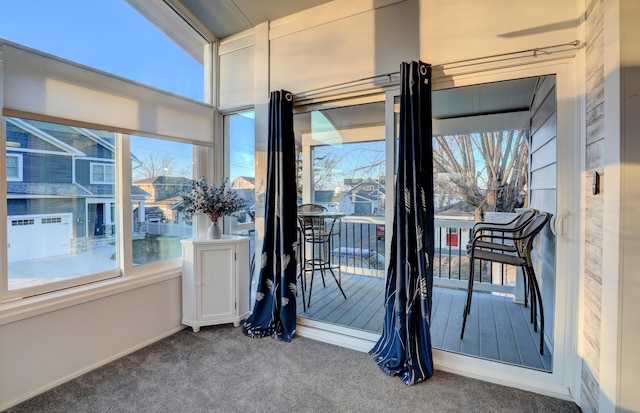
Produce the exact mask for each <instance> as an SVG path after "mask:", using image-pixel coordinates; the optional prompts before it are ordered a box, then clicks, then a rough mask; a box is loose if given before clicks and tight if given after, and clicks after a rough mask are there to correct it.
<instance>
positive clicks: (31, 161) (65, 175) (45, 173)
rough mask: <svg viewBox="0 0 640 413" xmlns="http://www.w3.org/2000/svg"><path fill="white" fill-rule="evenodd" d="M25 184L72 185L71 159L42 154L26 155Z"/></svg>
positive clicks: (24, 163)
mask: <svg viewBox="0 0 640 413" xmlns="http://www.w3.org/2000/svg"><path fill="white" fill-rule="evenodd" d="M22 162H23V179H22V181H23V182H43V183H44V182H46V183H59V184H70V183H71V182H72V176H71V170H72V168H71V157H70V156H58V155H49V154H40V153H24V154H23V158H22Z"/></svg>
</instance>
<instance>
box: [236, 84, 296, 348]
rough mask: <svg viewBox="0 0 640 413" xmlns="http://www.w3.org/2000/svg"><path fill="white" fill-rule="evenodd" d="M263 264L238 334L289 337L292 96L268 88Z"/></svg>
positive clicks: (292, 311)
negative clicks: (269, 96)
mask: <svg viewBox="0 0 640 413" xmlns="http://www.w3.org/2000/svg"><path fill="white" fill-rule="evenodd" d="M268 141H269V142H268V146H269V147H268V153H267V157H268V160H267V182H266V192H265V228H264V242H263V244H262V255H261V257H262V263H261V268H260V276H259V278H258V289H257V292H256V301H255V305H254V307H253V313H252V314H251V315H250V316H249V318H248V319H247V320H246V321H245V322H244V324H243V326H242V332H243V333H244V334H245V335H246V336H248V337H252V338H261V337H266V336H271V337H273V338H275V339H276V340H280V341H291V339H292V338H293V336H294V335H295V330H296V293H297V288H296V263H295V259H296V258H295V257H296V256H295V250H296V248H295V247H296V240H297V233H296V182H295V175H296V173H295V141H294V137H293V97H292V96H291V93H289V92H287V91H284V90H281V91H276V92H271V100H270V102H269V139H268Z"/></svg>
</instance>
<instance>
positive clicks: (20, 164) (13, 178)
mask: <svg viewBox="0 0 640 413" xmlns="http://www.w3.org/2000/svg"><path fill="white" fill-rule="evenodd" d="M7 158H17V159H18V176H10V175H9V174H8V173H7V181H14V182H21V181H22V180H23V179H24V176H23V171H24V167H23V162H22V154H21V153H7ZM8 164H9V163H8V162H7V165H8Z"/></svg>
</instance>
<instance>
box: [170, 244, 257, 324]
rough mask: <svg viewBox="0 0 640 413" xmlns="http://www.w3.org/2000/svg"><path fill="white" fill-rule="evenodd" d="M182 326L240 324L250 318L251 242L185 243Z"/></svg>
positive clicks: (183, 249) (183, 251)
mask: <svg viewBox="0 0 640 413" xmlns="http://www.w3.org/2000/svg"><path fill="white" fill-rule="evenodd" d="M181 242H182V324H185V325H188V326H190V327H192V328H193V331H199V330H200V327H201V326H207V325H213V324H225V323H233V325H234V326H236V327H237V326H239V325H240V322H241V321H242V320H243V319H245V318H246V317H247V316H248V315H249V238H247V237H239V236H233V235H223V237H222V238H221V239H208V238H194V239H186V240H182V241H181Z"/></svg>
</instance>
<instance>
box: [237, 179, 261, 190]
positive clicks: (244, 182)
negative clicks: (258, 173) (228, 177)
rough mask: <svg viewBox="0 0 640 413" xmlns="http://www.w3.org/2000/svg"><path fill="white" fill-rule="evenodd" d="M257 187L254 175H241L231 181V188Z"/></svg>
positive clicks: (252, 188)
mask: <svg viewBox="0 0 640 413" xmlns="http://www.w3.org/2000/svg"><path fill="white" fill-rule="evenodd" d="M255 188H256V178H254V177H253V176H239V177H237V178H236V179H234V180H233V182H231V189H251V190H254V189H255Z"/></svg>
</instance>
